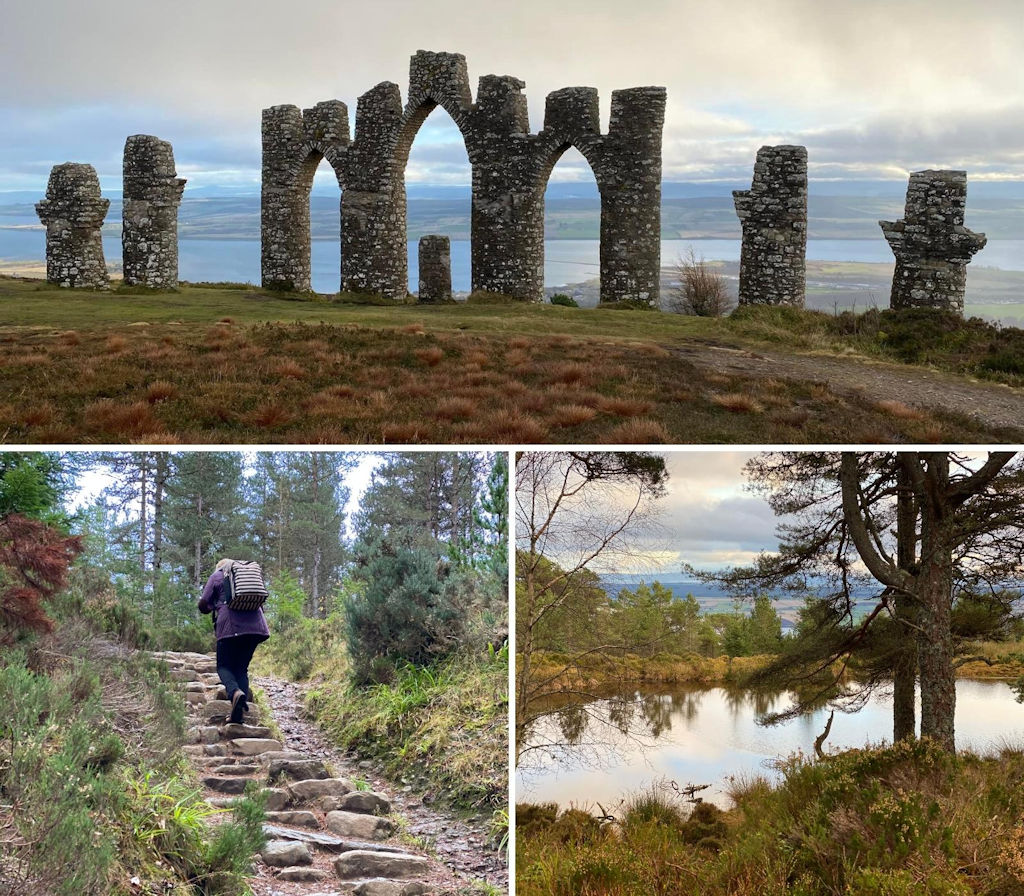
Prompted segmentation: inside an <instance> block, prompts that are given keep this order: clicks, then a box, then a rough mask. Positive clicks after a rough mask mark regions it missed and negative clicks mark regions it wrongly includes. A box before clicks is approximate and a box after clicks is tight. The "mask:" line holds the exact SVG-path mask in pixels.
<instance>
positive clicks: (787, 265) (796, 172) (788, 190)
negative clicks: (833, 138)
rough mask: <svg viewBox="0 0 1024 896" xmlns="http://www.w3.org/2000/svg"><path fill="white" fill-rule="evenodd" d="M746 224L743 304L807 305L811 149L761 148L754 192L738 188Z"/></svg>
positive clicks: (740, 210)
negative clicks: (808, 156) (809, 158)
mask: <svg viewBox="0 0 1024 896" xmlns="http://www.w3.org/2000/svg"><path fill="white" fill-rule="evenodd" d="M733 202H734V204H735V206H736V214H737V215H739V218H740V223H741V225H742V227H743V244H742V247H741V249H740V287H739V301H740V304H741V305H746V304H762V305H796V306H799V307H803V304H804V291H805V283H806V273H807V150H806V148H804V147H803V146H762V147H761V148H760V149H759V150H758V151H757V161H756V163H755V164H754V179H753V183H752V184H751V188H750V189H749V190H734V191H733Z"/></svg>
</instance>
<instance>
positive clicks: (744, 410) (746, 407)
mask: <svg viewBox="0 0 1024 896" xmlns="http://www.w3.org/2000/svg"><path fill="white" fill-rule="evenodd" d="M711 401H712V402H714V403H715V404H717V405H718V406H719V407H720V408H725V409H726V410H727V411H734V412H735V413H737V414H761V413H764V405H762V404H761V402H759V401H758V400H757V399H756V398H754V397H753V396H752V395H746V394H744V393H743V392H724V393H722V394H720V395H712V396H711Z"/></svg>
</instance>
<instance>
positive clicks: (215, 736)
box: [152, 651, 439, 896]
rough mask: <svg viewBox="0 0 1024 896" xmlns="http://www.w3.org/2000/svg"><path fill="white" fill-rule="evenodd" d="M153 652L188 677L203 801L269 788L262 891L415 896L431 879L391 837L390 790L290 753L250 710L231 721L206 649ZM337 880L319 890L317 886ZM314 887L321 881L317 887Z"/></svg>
mask: <svg viewBox="0 0 1024 896" xmlns="http://www.w3.org/2000/svg"><path fill="white" fill-rule="evenodd" d="M152 656H153V658H154V659H156V660H159V661H161V662H164V663H166V664H167V665H168V666H169V667H170V674H171V677H172V678H174V679H177V680H178V681H180V682H182V683H183V684H184V688H185V699H186V700H187V701H188V704H189V713H190V719H191V725H192V727H190V728H189V729H188V740H189V743H188V745H187V746H186V747H185V748H184V749H185V751H186V752H187V753H188V754H189V756H190V757H191V759H192V762H193V763H194V764H195V765H196V767H197V768H198V770H199V779H200V781H201V783H202V785H203V787H204V788H206V790H207V793H208V795H207V802H209V803H210V804H211V805H213V806H215V807H218V808H230V806H231V805H232V803H233V801H234V800H235V799H237V798H238V796H239V795H240V794H242V793H243V792H244V791H245V788H246V786H247V785H248V784H249V782H250V781H257V782H259V784H260V786H261V788H262V789H263V790H264V791H265V792H266V795H267V806H266V809H267V811H266V818H267V821H266V823H265V825H264V832H265V833H266V835H267V844H266V846H265V847H264V849H263V851H262V853H260V855H259V856H258V862H257V872H258V875H259V877H260V878H261V879H262V880H263V881H265V882H266V884H267V887H269V888H266V887H264V888H261V887H260V886H258V885H257V884H258V882H254V885H253V886H254V891H255V892H257V893H262V894H266V896H299V894H302V896H333V894H354V896H417V894H427V893H436V892H439V890H438V889H437V888H435V887H433V886H431V884H430V883H429V881H430V879H431V876H432V871H433V869H432V865H433V864H434V863H433V862H432V860H431V859H429V858H427V857H426V856H423V855H417V854H415V853H414V852H411V851H410V850H409V849H408V848H407V847H405V846H403V845H399V844H395V843H393V842H389V838H392V835H393V834H394V833H395V831H396V825H395V823H394V822H393V821H392V820H391V819H390V818H389V817H388V816H389V813H390V812H391V804H390V801H389V800H388V798H387V797H386V796H384V795H383V794H381V793H376V792H372V791H368V790H360V789H358V788H357V787H356V786H355V784H354V783H353V782H352V781H350V780H348V779H346V778H341V777H334V776H332V774H331V770H330V768H328V766H327V765H326V764H325V763H324V762H323V761H322V760H321V759H319V758H317V757H316V756H311V755H307V754H304V753H301V752H296V751H293V750H288V749H287V748H286V745H285V744H283V743H282V742H281V741H280V740H276V739H274V738H273V737H272V736H271V730H270V728H268V727H266V726H264V725H261V724H260V718H259V716H258V709H256V708H255V707H250V710H249V711H248V712H247V713H246V716H245V718H244V721H243V723H240V724H233V723H231V722H229V721H228V718H229V715H230V712H231V704H230V703H229V702H228V700H227V699H226V696H227V695H226V694H225V693H224V688H223V686H222V685H221V683H220V679H219V678H218V676H217V667H216V662H215V661H214V659H213V658H212V657H210V656H207V655H206V654H198V653H176V652H170V651H164V652H160V653H154V654H152ZM324 885H329V886H331V887H334V889H331V890H329V891H323V890H322V887H323V886H324ZM312 887H316V888H317V892H316V893H315V894H314V892H313V890H312V889H311V888H312Z"/></svg>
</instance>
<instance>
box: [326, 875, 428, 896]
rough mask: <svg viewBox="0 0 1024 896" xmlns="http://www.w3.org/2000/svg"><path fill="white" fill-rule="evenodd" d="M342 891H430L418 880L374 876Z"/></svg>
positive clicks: (404, 894) (415, 894) (405, 895)
mask: <svg viewBox="0 0 1024 896" xmlns="http://www.w3.org/2000/svg"><path fill="white" fill-rule="evenodd" d="M344 892H348V893H351V894H352V896H425V894H426V893H429V892H430V888H429V887H428V886H427V885H426V884H425V883H423V882H422V881H418V880H410V881H399V880H386V879H384V878H381V877H376V878H373V879H372V880H364V881H359V882H357V883H355V884H353V886H352V888H351V889H349V890H347V891H344ZM313 896H328V894H326V893H317V894H313Z"/></svg>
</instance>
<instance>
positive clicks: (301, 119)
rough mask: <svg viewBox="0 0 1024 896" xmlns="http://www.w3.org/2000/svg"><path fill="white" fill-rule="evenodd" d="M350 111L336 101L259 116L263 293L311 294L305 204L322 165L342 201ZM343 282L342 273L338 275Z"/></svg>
mask: <svg viewBox="0 0 1024 896" xmlns="http://www.w3.org/2000/svg"><path fill="white" fill-rule="evenodd" d="M349 142H350V138H349V122H348V108H347V107H346V106H345V104H344V103H342V102H340V101H338V100H329V101H327V102H323V103H317V105H316V106H314V107H313V108H312V109H305V110H303V111H301V112H300V111H299V109H298V107H297V106H273V107H271V108H270V109H264V110H263V185H262V192H261V203H260V206H261V222H260V236H261V252H260V264H261V268H262V278H263V285H264V287H267V288H270V289H274V288H277V289H295V290H300V291H305V290H309V289H310V288H311V279H310V252H311V246H310V224H309V199H310V193H311V192H312V189H313V178H314V176H315V174H316V170H317V168H318V167H319V165H320V163H321V161H324V160H326V161H327V163H328V164H329V165H330V166H331V168H332V169H333V171H334V174H335V176H336V177H337V179H338V186H339V188H340V189H341V191H342V196H344V190H345V183H346V175H345V160H346V157H347V153H348V147H349ZM339 277H340V279H342V280H343V271H341V270H339Z"/></svg>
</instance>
